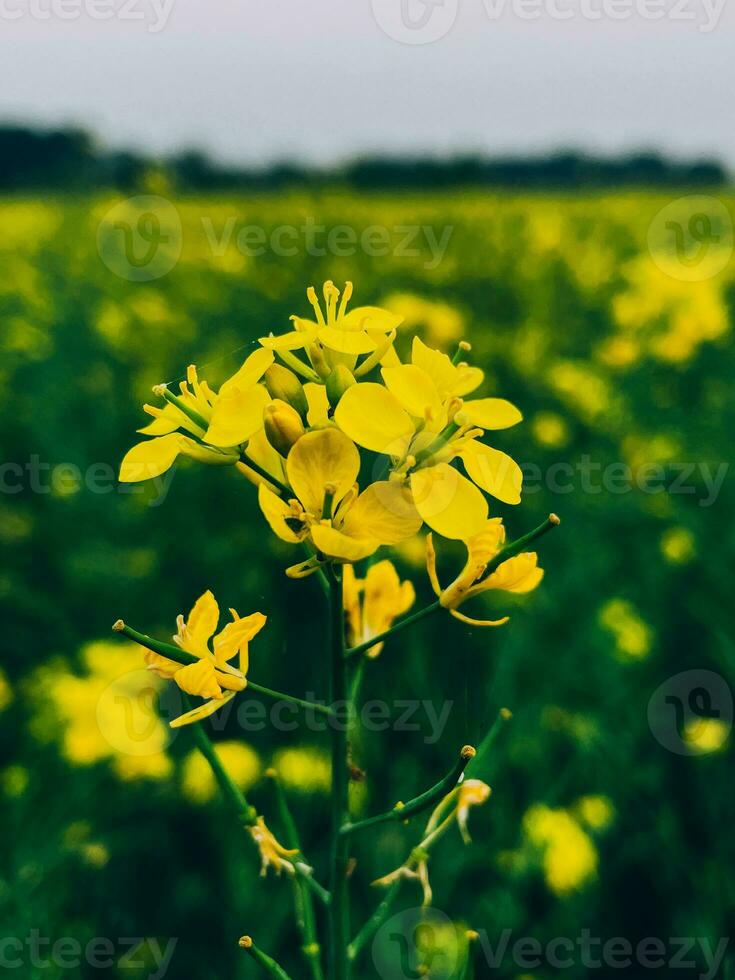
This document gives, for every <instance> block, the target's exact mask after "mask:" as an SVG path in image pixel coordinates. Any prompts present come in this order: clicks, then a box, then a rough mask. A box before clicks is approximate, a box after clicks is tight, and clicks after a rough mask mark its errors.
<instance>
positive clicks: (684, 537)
mask: <svg viewBox="0 0 735 980" xmlns="http://www.w3.org/2000/svg"><path fill="white" fill-rule="evenodd" d="M696 550H697V549H696V541H695V538H694V535H693V534H692V532H691V531H689V530H687V528H685V527H670V528H667V530H666V531H664V533H663V534H662V535H661V554H662V555H663V556H664V558H665V559H666V561H667V562H669V564H671V565H685V564H686V563H687V562H689V561H691V560H692V558H693V557H694V555H695V554H696Z"/></svg>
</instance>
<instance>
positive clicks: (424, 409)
mask: <svg viewBox="0 0 735 980" xmlns="http://www.w3.org/2000/svg"><path fill="white" fill-rule="evenodd" d="M381 374H382V375H383V381H385V386H386V388H387V389H388V391H390V393H391V394H392V395H395V397H396V398H397V399H398V401H399V402H400V403H401V405H402V407H403V408H405V410H406V411H407V412H408V413H409V415H415V416H417V417H418V418H419V419H424V418H437V417H438V416H439V415H440V414H441V410H442V400H441V398H440V397H439V392H438V391H437V387H436V385H435V384H434V381H433V379H432V378H431V376H430V375H428V374H427V373H426V371H424V370H423V368H420V367H417V366H416V365H415V364H401V365H400V367H384V368H383V370H382V371H381ZM427 413H428V414H427Z"/></svg>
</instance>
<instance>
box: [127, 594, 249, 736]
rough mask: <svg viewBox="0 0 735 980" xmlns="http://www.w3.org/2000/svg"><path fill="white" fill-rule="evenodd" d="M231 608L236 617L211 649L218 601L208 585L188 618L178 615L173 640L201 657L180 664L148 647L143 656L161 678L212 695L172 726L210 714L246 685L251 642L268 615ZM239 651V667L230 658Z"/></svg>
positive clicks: (183, 648) (199, 694)
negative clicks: (240, 614)
mask: <svg viewBox="0 0 735 980" xmlns="http://www.w3.org/2000/svg"><path fill="white" fill-rule="evenodd" d="M230 613H231V614H232V622H231V623H228V624H227V625H226V626H225V627H224V628H223V629H222V630H220V632H219V633H217V635H216V636H214V639H213V640H212V649H210V645H209V642H210V639H212V637H213V635H214V631H215V630H216V628H217V623H218V621H219V606H218V605H217V601H216V599H215V598H214V596H213V595H212V593H211V592H210V591H209V590H208V591H207V592H205V593H204V595H202V596H200V597H199V598H198V599H197V601H196V602H195V603H194V606H193V608H192V610H191V612H190V613H189V617H188V619H186V620H185V619H184V617H183V616H181V615H180V616H178V618H177V620H176V624H177V627H178V629H177V632H176V635H175V636H174V638H173V639H174V642H175V643H176V644H177V646H179V647H181V649H182V650H185V651H186V652H187V653H190V654H192V655H193V656H195V657H197V658H198V660H197V663H192V664H187V665H186V666H182V665H181V664H180V663H177V662H176V661H175V660H169V659H168V657H164V656H162V655H161V654H159V653H154V652H153V651H152V650H146V652H145V661H146V663H147V664H148V668H149V669H150V670H152V671H153V673H155V674H158V676H159V677H167V678H172V679H173V680H174V681H176V683H177V684H178V686H179V687H180V688H181V690H182V691H185V692H186V693H187V694H193V695H196V696H198V697H202V698H208V699H209V700H208V701H207V702H206V703H205V704H203V705H200V706H199V707H197V708H194V709H193V710H192V711H188V712H186V714H184V715H181V716H180V717H179V718H176V719H175V720H174V721H172V722H171V727H172V728H179V727H180V726H181V725H188V724H190V723H191V722H193V721H199V720H200V719H202V718H206V717H208V716H209V715H211V714H213V713H214V712H215V711H217V710H219V708H221V707H222V706H223V705H225V704H227V702H228V701H230V700H231V699H232V698H233V697H234V696H235V694H236V693H237V692H238V691H242V690H244V689H245V687H246V685H247V680H246V677H247V672H248V663H249V656H248V644H249V642H250V640H252V638H253V637H254V636H255V635H256V634H257V633H259V632H260V631H261V630H262V629H263V627H264V626H265V623H266V617H265V616H264V615H263V614H262V613H259V612H256V613H252V614H251V615H250V616H238V614H237V613H236V612H235V610H234V609H231V610H230ZM237 654H239V669H236V668H235V667H232V666H231V665H230V663H229V661H230V660H232V658H233V657H234V656H235V655H237ZM223 688H224V691H223ZM225 691H226V693H225Z"/></svg>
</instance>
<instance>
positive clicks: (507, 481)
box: [459, 439, 523, 504]
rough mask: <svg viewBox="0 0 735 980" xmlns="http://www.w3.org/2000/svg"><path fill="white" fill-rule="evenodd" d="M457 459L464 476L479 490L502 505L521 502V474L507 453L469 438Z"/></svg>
mask: <svg viewBox="0 0 735 980" xmlns="http://www.w3.org/2000/svg"><path fill="white" fill-rule="evenodd" d="M459 456H460V457H461V459H462V462H463V463H464V468H465V469H466V470H467V475H468V476H469V477H470V479H471V480H473V481H474V482H475V483H476V484H477V485H478V487H482V489H483V490H485V491H486V492H487V493H491V494H492V495H493V497H497V498H498V500H502V501H503V503H504V504H519V503H520V502H521V486H522V484H523V471H522V470H521V468H520V466H519V465H518V463H516V462H515V460H513V459H511V458H510V456H508V455H507V454H506V453H501V452H500V450H499V449H492V448H491V447H490V446H485V445H484V444H483V443H481V442H477V440H476V439H472V440H471V441H470V442H467V443H465V444H464V445H463V446H462V448H461V449H460V451H459Z"/></svg>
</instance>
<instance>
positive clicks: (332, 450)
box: [286, 428, 360, 517]
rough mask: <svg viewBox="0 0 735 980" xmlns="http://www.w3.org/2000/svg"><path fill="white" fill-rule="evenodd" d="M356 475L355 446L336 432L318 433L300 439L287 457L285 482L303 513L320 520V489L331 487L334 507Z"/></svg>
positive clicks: (321, 500) (321, 496)
mask: <svg viewBox="0 0 735 980" xmlns="http://www.w3.org/2000/svg"><path fill="white" fill-rule="evenodd" d="M359 471H360V454H359V452H358V451H357V447H356V446H355V444H354V443H353V442H352V441H351V440H350V439H348V438H347V436H346V435H345V434H344V432H340V431H339V429H335V428H329V429H319V430H318V431H316V432H307V433H306V435H304V436H302V437H301V438H300V439H299V441H298V442H297V443H296V445H295V446H294V447H293V448H292V450H291V452H290V453H289V454H288V459H287V460H286V473H287V475H288V482H289V484H290V486H291V487H292V488H293V490H294V493H295V495H296V496H297V497H298V499H299V500H300V501H301V503H302V505H303V507H304V509H305V510H306V511H308V512H309V513H310V514H314V515H316V516H318V517H320V516H321V513H322V508H323V506H324V487H325V485H326V484H328V483H331V484H333V485H334V487H335V494H334V503H335V505H336V504H337V503H338V502H339V501H340V500H341V499H342V497H344V495H345V494H346V493H347V491H348V490H349V489H350V488H351V487H352V485H353V484H354V482H355V480H356V479H357V474H358V473H359Z"/></svg>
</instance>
